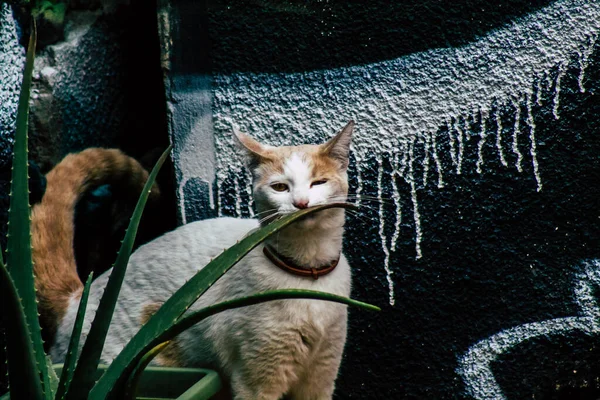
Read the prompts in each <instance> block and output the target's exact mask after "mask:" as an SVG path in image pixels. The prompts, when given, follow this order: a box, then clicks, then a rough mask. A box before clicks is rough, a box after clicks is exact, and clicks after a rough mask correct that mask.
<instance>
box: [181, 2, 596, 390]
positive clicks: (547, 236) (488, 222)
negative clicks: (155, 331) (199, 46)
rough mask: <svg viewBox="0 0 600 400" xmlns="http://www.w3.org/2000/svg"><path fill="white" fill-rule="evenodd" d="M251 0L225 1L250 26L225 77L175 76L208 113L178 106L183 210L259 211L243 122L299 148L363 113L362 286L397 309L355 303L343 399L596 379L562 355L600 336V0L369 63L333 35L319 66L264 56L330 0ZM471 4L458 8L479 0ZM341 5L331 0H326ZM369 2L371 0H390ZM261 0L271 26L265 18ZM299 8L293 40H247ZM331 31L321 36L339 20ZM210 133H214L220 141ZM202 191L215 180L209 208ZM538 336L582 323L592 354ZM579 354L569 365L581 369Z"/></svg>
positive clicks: (257, 133) (358, 290) (571, 334)
mask: <svg viewBox="0 0 600 400" xmlns="http://www.w3.org/2000/svg"><path fill="white" fill-rule="evenodd" d="M242 3H243V6H239V7H240V8H244V7H249V8H252V7H255V8H252V9H251V10H250V11H248V14H244V15H241V14H240V15H238V14H235V15H234V16H231V17H229V19H228V20H227V18H223V16H224V14H216V15H215V16H214V22H213V26H212V29H213V30H216V31H217V32H218V34H220V33H223V32H226V33H228V34H231V35H233V36H232V37H229V36H228V37H226V38H220V37H218V34H217V37H213V40H214V41H215V42H216V43H217V44H216V45H215V48H216V49H217V50H215V53H216V54H214V59H213V61H214V62H215V65H216V66H215V68H214V70H213V73H212V76H211V79H206V75H202V73H203V72H199V73H198V74H193V73H192V72H191V70H189V68H188V69H186V70H185V71H184V72H185V75H183V76H182V78H184V79H181V80H180V81H177V79H174V80H173V82H175V83H177V82H179V83H177V85H180V87H179V92H180V93H179V94H178V95H179V97H176V98H175V100H177V101H175V102H174V104H173V107H174V109H175V110H177V109H181V108H186V107H187V109H189V110H192V112H189V113H181V115H183V118H181V121H180V122H179V123H180V124H182V126H183V128H182V130H183V135H182V136H183V137H182V138H179V139H177V140H175V148H176V151H175V155H176V160H175V161H176V163H177V162H179V163H180V164H181V165H180V169H179V177H180V179H179V181H178V184H179V196H180V199H179V200H180V212H181V213H182V221H184V222H191V221H192V220H194V219H196V218H198V215H200V216H201V217H206V216H208V215H207V214H206V213H205V211H204V210H201V211H200V212H199V211H198V210H199V209H204V208H208V209H210V210H211V211H212V213H213V215H227V216H241V217H253V216H254V211H253V202H252V195H251V185H250V180H251V177H250V174H249V172H248V171H247V170H246V168H245V166H244V163H243V160H242V159H241V154H240V153H239V151H238V149H236V148H235V146H234V142H233V141H232V137H231V136H232V132H233V129H234V128H239V129H240V130H242V131H245V132H247V133H249V134H251V135H252V136H254V137H255V138H257V139H258V140H261V141H263V142H265V143H269V144H272V145H290V144H301V143H319V142H322V141H324V140H325V139H327V138H328V137H330V136H331V135H333V134H334V133H335V131H336V130H337V129H339V128H340V127H341V126H343V125H344V124H345V123H346V122H347V121H348V120H349V119H354V120H355V121H356V122H357V127H356V130H355V138H354V143H353V149H352V150H353V151H352V156H351V157H352V159H351V163H350V168H349V175H350V176H349V177H350V187H351V189H352V191H353V193H354V194H356V200H355V201H356V203H357V204H358V205H359V206H360V207H361V210H362V212H363V215H362V216H361V217H356V216H349V218H348V224H347V232H348V235H347V237H346V242H347V243H346V245H347V246H348V247H347V248H348V249H352V250H349V251H347V256H348V257H349V260H350V261H351V263H352V266H353V270H354V278H353V279H354V289H353V296H356V297H357V298H365V299H369V300H370V301H374V302H378V304H382V305H384V313H383V315H385V317H384V318H381V317H373V316H363V315H356V314H355V315H352V316H351V320H350V331H349V339H348V340H349V345H348V346H347V356H346V357H347V359H348V360H350V361H345V362H344V363H343V364H342V370H341V375H340V378H339V384H338V389H337V393H338V395H339V396H341V397H340V398H361V399H363V398H379V397H377V396H378V395H380V396H387V397H386V398H462V397H465V398H475V399H511V398H526V397H527V398H529V397H532V393H535V394H536V396H537V397H536V398H545V397H544V396H543V395H540V393H546V392H544V391H545V390H546V388H548V387H549V388H550V389H548V390H549V391H550V392H552V393H555V392H556V391H558V390H559V389H558V388H559V386H560V385H559V384H558V383H556V382H561V385H563V384H564V382H567V383H569V382H571V383H572V382H576V383H573V385H575V384H579V383H581V382H583V383H581V385H584V386H585V385H588V386H590V385H592V384H591V383H590V382H591V381H590V380H589V379H588V377H589V376H594V377H597V374H596V375H593V372H590V373H589V374H588V375H585V374H583V375H585V376H586V378H585V379H588V380H586V381H578V380H577V379H571V376H570V375H569V376H568V377H567V376H566V374H564V373H563V372H564V371H565V369H568V368H569V366H570V365H571V364H570V363H571V362H575V361H572V360H573V359H577V360H576V362H579V363H586V362H587V363H588V364H589V367H588V368H587V370H593V368H594V366H595V365H597V363H596V364H594V361H593V360H594V357H595V355H596V354H598V352H599V350H600V348H598V346H597V345H595V344H593V343H592V344H590V343H589V342H586V340H588V338H595V337H597V335H598V333H599V332H598V329H599V327H598V324H597V322H596V321H595V320H594V318H596V317H597V316H598V313H599V309H598V303H597V300H596V299H597V294H598V287H599V286H600V280H599V276H598V270H599V265H598V263H597V262H596V261H588V262H584V263H582V264H577V261H578V260H585V259H591V258H595V257H597V255H598V251H597V250H596V251H594V250H593V248H597V246H596V247H594V246H595V245H594V243H597V238H598V237H599V236H598V232H600V231H598V225H597V224H598V223H597V221H596V220H595V218H597V212H596V211H595V210H593V206H592V205H591V203H592V202H593V201H594V197H593V194H590V192H589V190H588V189H589V188H588V185H587V184H582V182H583V181H586V179H590V178H591V179H593V177H594V174H596V173H597V172H596V171H597V167H598V165H597V162H596V161H594V160H595V159H597V157H596V158H594V155H595V154H597V150H596V149H597V143H596V144H595V143H591V141H592V140H593V139H590V138H594V137H595V136H594V135H595V132H598V126H599V125H597V124H596V123H595V121H596V120H597V118H596V117H595V115H597V114H598V112H599V109H598V107H596V106H593V104H594V103H593V100H592V99H593V98H594V96H596V97H597V91H598V83H597V82H598V78H597V77H598V48H599V44H598V40H597V39H598V34H599V33H600V5H599V4H597V3H596V2H587V1H581V0H558V1H541V2H535V4H537V6H538V8H533V9H526V10H521V11H520V12H517V13H516V14H515V16H514V17H511V18H509V19H508V20H503V22H502V23H495V24H492V25H493V27H492V28H490V29H488V30H487V31H485V32H482V33H478V34H476V35H474V36H473V35H471V34H470V33H467V34H466V38H467V40H466V41H465V42H461V43H459V44H457V43H454V42H453V43H450V44H448V45H447V46H446V47H439V41H437V38H436V40H433V43H437V46H429V48H428V49H427V48H425V49H423V48H418V49H416V50H415V49H413V51H412V52H411V51H400V52H393V51H391V52H390V57H386V56H382V57H375V56H373V54H370V55H368V56H365V57H363V58H364V61H365V62H354V61H352V60H355V59H361V60H362V59H363V58H360V57H358V56H356V57H354V56H349V57H348V60H350V61H349V62H342V61H340V59H343V55H342V57H339V58H336V57H335V56H336V55H337V54H336V53H335V51H337V50H335V43H334V44H333V45H331V46H330V48H329V50H328V51H329V53H328V55H330V56H333V57H332V59H333V60H334V61H332V62H331V64H332V65H328V63H327V57H326V56H323V55H322V54H320V55H318V56H317V57H315V58H316V59H318V62H317V61H313V60H309V61H307V64H308V65H311V66H312V67H309V68H306V69H302V68H301V66H302V63H300V62H298V60H296V59H294V60H292V62H291V66H289V68H288V67H287V66H286V65H284V66H283V67H282V65H283V64H285V61H286V60H287V56H288V54H283V55H282V56H281V60H284V61H281V60H279V62H281V63H282V64H280V65H278V66H275V67H273V68H270V67H269V66H268V65H267V64H268V63H267V62H266V61H265V62H264V63H263V64H259V65H257V64H252V63H261V62H262V61H261V57H262V56H258V55H257V54H261V55H262V54H264V57H265V58H267V59H271V58H269V56H272V54H271V53H269V51H268V49H266V50H265V48H266V47H268V46H269V45H272V46H273V47H274V48H284V49H285V48H286V46H287V45H288V42H287V39H289V38H290V37H293V36H294V32H295V31H294V29H297V27H298V26H301V25H302V22H304V21H305V20H304V18H308V17H307V16H310V13H313V11H314V10H309V9H308V8H310V7H313V8H314V7H316V4H317V3H311V2H307V3H306V4H307V6H306V7H307V10H304V9H303V10H301V11H302V12H296V11H295V10H296V9H297V8H298V7H300V2H296V1H293V0H290V1H286V2H285V3H286V4H288V5H289V7H287V6H286V7H287V8H285V9H283V8H281V7H275V6H273V3H272V2H265V1H262V0H256V1H250V2H241V3H240V4H242ZM333 3H335V2H333ZM350 3H352V2H350ZM426 3H427V2H426ZM458 3H459V5H458V6H456V7H457V9H460V11H461V12H462V11H464V10H463V9H461V8H460V7H471V6H473V5H472V4H470V3H469V4H465V3H462V2H458ZM517 3H519V2H517ZM526 3H528V2H526ZM232 4H234V3H232ZM236 4H237V3H236ZM302 4H304V3H302ZM319 4H320V3H319ZM323 4H325V3H323ZM340 4H342V2H340V3H339V4H337V5H336V4H332V2H329V3H328V5H326V6H325V5H324V7H326V8H327V10H325V11H326V14H327V13H329V14H332V13H335V10H336V7H337V8H343V7H345V6H343V5H340ZM344 4H345V3H344ZM511 4H512V3H511ZM519 4H521V5H522V4H523V3H519ZM502 5H505V6H506V3H502V4H499V5H497V8H501V6H502ZM217 6H218V5H216V6H215V7H217ZM234 6H235V4H234ZM182 7H183V8H185V10H187V8H186V7H191V6H190V5H189V4H187V3H186V4H184V5H183V6H182ZM261 7H262V8H261ZM372 7H373V9H372V10H369V11H368V12H366V13H367V14H368V13H369V12H373V13H374V15H380V14H385V13H386V7H391V6H389V5H385V6H383V5H375V4H373V6H372ZM377 7H379V9H377ZM448 7H451V6H448ZM473 7H476V6H473ZM507 7H508V8H510V7H512V5H509V6H507ZM234 8H235V7H234ZM263 8H264V9H263ZM288 8H289V9H293V10H294V11H293V12H292V11H289V10H288ZM517 8H518V7H517ZM348 9H351V7H348V8H347V9H344V10H342V12H345V11H347V10H348ZM244 10H245V8H244ZM257 10H258V11H257ZM478 10H479V8H478ZM263 11H264V12H263ZM411 11H412V10H411ZM455 11H456V10H450V12H449V13H452V12H455ZM226 12H227V11H223V13H226ZM238 12H240V13H241V12H242V11H239V10H238ZM378 13H379V14H378ZM187 14H188V12H181V11H180V15H182V16H185V15H187ZM199 14H201V13H199ZM508 14H510V11H508V12H507V14H506V15H508ZM225 15H226V14H225ZM262 15H266V16H265V17H264V18H265V20H264V21H260V22H261V23H257V21H255V20H254V19H253V18H259V17H260V16H262ZM461 15H462V14H461ZM465 15H475V17H477V15H476V13H475V14H468V13H465ZM506 15H505V16H506ZM257 16H258V17H257ZM346 17H348V15H346ZM182 18H185V17H182ZM270 18H273V19H270ZM277 18H279V19H277ZM294 18H297V19H298V20H294ZM284 20H285V21H288V20H289V21H291V22H290V24H291V25H293V26H295V28H293V27H290V28H289V31H286V32H284V33H282V36H283V37H284V38H286V39H281V41H280V42H276V40H278V39H277V38H278V37H279V36H278V35H277V34H274V35H273V36H272V37H264V38H263V37H262V36H261V38H262V39H261V40H263V39H264V43H265V44H264V46H265V48H262V49H255V48H252V49H249V48H248V46H247V44H246V41H245V40H246V38H247V36H248V35H249V32H255V31H253V29H260V28H256V27H258V26H267V27H269V26H270V25H269V24H272V25H273V26H278V23H279V22H280V21H284ZM432 21H434V20H432ZM262 22H264V24H262ZM328 23H329V22H328ZM187 24H189V26H190V27H191V26H196V19H192V18H190V19H189V21H188V22H187ZM249 24H252V26H250V25H249ZM323 24H325V22H323ZM384 24H387V25H386V27H389V26H392V25H393V21H392V22H390V21H387V22H385V23H384ZM429 24H435V22H431V21H429ZM209 25H210V24H209ZM240 27H243V29H242V28H240ZM238 28H240V29H239V30H236V29H238ZM190 29H191V28H190ZM269 29H270V28H265V30H266V31H268V30H269ZM273 29H275V28H273ZM328 29H330V30H329V31H328V32H321V33H320V34H322V35H324V37H326V38H329V37H330V35H334V36H335V35H336V33H335V31H334V30H332V29H333V28H331V27H328ZM371 29H373V27H372V26H371ZM386 29H387V28H386ZM240 32H241V33H240ZM290 32H291V33H290ZM332 32H333V33H332ZM348 32H350V34H353V31H351V30H348ZM368 33H369V34H371V33H373V32H368ZM302 34H306V35H309V34H310V32H308V33H306V32H302ZM317 34H319V32H317ZM235 35H238V36H235ZM337 35H338V37H340V38H342V39H340V40H343V36H344V34H337ZM189 36H190V37H192V36H194V35H189ZM374 36H377V32H375V35H374ZM182 37H187V36H182ZM194 37H195V36H194ZM379 38H380V39H381V35H379ZM248 40H250V41H251V42H252V41H253V40H254V42H252V43H255V44H257V43H258V42H259V41H257V39H256V38H250V39H248ZM365 40H366V39H365ZM408 41H410V40H408ZM241 43H244V44H243V45H242V44H241ZM363 44H364V43H363ZM376 44H377V43H373V45H374V46H375V45H376ZM228 46H229V47H228ZM235 46H238V47H235ZM342 47H343V46H342ZM416 47H419V46H416ZM425 47H427V46H425ZM389 48H394V46H391V47H389ZM320 49H321V47H316V48H315V50H314V51H320ZM332 49H333V50H332ZM362 50H363V48H361V49H357V51H362ZM263 51H264V52H263ZM290 51H291V50H290ZM298 52H299V53H300V54H306V53H307V52H308V53H310V51H308V50H307V49H306V48H299V49H298ZM254 53H257V54H254ZM291 53H292V52H291ZM291 53H290V57H291V58H293V57H294V56H295V54H291ZM225 58H227V60H226V61H223V60H224V59H225ZM228 63H229V64H228ZM245 63H248V65H246V64H245ZM184 69H185V68H184ZM176 78H177V76H176ZM186 80H187V81H186ZM200 80H202V85H199V84H198V81H200ZM184 81H185V82H184ZM209 81H210V82H209ZM186 82H187V83H186ZM177 85H175V86H177ZM199 86H202V87H201V88H199ZM176 94H177V93H176ZM187 98H194V99H195V100H193V101H191V102H190V103H186V99H187ZM199 103H202V104H201V106H197V105H198V104H199ZM190 104H191V106H190ZM194 104H195V105H194ZM208 113H210V117H211V118H209V117H208ZM174 116H175V117H177V113H174ZM209 136H212V137H214V143H212V142H211V143H209V145H208V146H205V143H206V141H207V140H208V139H207V138H208V137H209ZM174 137H176V138H177V135H174ZM213 145H214V147H213ZM206 149H209V150H210V151H207V150H206ZM213 149H214V153H213ZM207 153H209V154H207ZM199 155H200V156H199ZM177 157H179V160H177ZM587 171H590V172H589V173H588V172H587ZM588 175H589V176H588ZM571 180H572V182H571ZM198 182H200V183H198ZM192 183H193V185H192ZM194 185H195V186H194ZM193 188H195V189H193ZM192 189H193V190H192ZM196 192H203V193H201V195H202V196H208V198H207V200H204V199H202V201H203V203H202V205H201V207H198V206H195V205H194V204H195V203H197V200H198V199H199V198H200V197H201V196H198V195H197V194H195V193H196ZM353 198H354V197H353ZM590 215H591V217H590ZM569 235H571V236H569ZM382 332H384V333H385V335H382ZM578 335H579V336H578ZM582 337H583V339H582ZM540 338H541V339H548V341H549V342H551V344H552V345H553V346H554V345H556V346H558V345H557V343H563V342H561V340H565V342H564V346H565V348H568V349H569V351H572V352H573V354H575V353H576V354H577V355H578V356H580V357H579V358H578V357H575V356H573V357H572V354H569V356H568V357H567V360H562V359H561V358H560V357H562V355H563V354H564V349H562V348H560V349H559V350H557V352H558V356H556V357H553V356H552V354H554V353H552V352H551V351H548V348H546V347H543V346H544V345H546V344H547V343H546V342H544V344H541V345H539V344H535V343H538V342H536V340H540ZM578 340H579V341H580V342H578ZM532 343H534V344H535V346H538V347H535V346H534V345H532ZM578 343H579V344H578ZM581 343H583V346H580V344H581ZM523 346H525V347H527V346H530V347H527V348H526V349H525V350H523V348H524V347H523ZM531 346H533V350H531V348H532V347H531ZM539 346H542V347H543V350H542V347H539ZM578 346H579V347H578ZM559 347H560V346H559ZM580 348H583V349H584V350H581V351H580ZM382 349H385V350H382ZM538 350H540V353H539V354H537V353H536V354H535V356H536V357H538V356H539V357H540V358H541V359H544V358H548V360H547V361H546V362H547V364H545V367H543V368H542V367H540V368H539V369H538V370H536V371H533V369H531V368H530V369H528V366H530V365H529V364H527V360H528V359H529V358H531V357H528V356H527V354H528V353H527V351H529V352H534V351H538ZM561 351H563V353H561ZM511 357H512V358H511ZM515 360H516V361H515ZM590 360H592V361H590ZM517 364H518V365H517ZM540 364H542V363H541V362H540ZM577 365H578V367H577V368H571V372H572V371H573V370H575V369H576V370H578V371H581V369H583V368H580V367H581V364H577ZM544 368H545V369H544ZM357 371H360V372H357ZM579 374H580V375H582V374H581V372H580V373H579ZM593 379H597V378H593ZM524 382H525V383H524ZM549 382H550V383H549ZM577 382H579V383H577ZM598 382H600V381H598ZM536 385H537V386H536ZM599 385H600V383H599V384H598V385H596V386H597V387H600V386H599ZM365 388H371V389H372V388H377V390H376V391H370V392H369V393H366V392H364V391H363V390H366V389H365ZM461 396H462V397H461ZM553 398H554V397H553ZM591 398H594V397H591Z"/></svg>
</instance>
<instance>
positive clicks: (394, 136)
mask: <svg viewBox="0 0 600 400" xmlns="http://www.w3.org/2000/svg"><path fill="white" fill-rule="evenodd" d="M599 30H600V3H598V2H589V1H584V0H562V1H560V0H559V1H556V2H554V3H552V4H551V5H549V6H548V7H545V8H542V9H540V10H539V11H538V12H535V13H532V14H530V15H527V16H524V17H522V18H518V19H516V20H515V21H514V23H511V24H509V25H507V26H505V27H503V28H501V29H497V30H494V31H491V32H490V33H488V34H487V35H486V36H483V37H481V39H479V40H478V41H476V42H472V43H470V44H467V45H465V46H462V47H460V48H445V49H431V50H428V51H425V52H421V53H415V54H411V55H408V56H405V57H401V58H398V59H395V60H389V61H384V62H380V63H374V64H371V65H366V66H364V65H361V66H353V67H347V68H338V69H332V70H319V71H310V72H304V73H287V74H286V73H278V74H269V73H234V74H227V75H225V74H221V75H219V74H217V75H216V76H215V79H214V82H213V92H214V103H213V106H214V107H213V112H214V114H213V120H214V128H215V134H216V137H217V141H218V146H217V148H218V153H217V167H216V171H217V174H216V179H217V187H219V186H220V185H221V184H222V182H223V181H224V180H225V179H226V177H227V176H228V174H229V173H230V172H231V171H236V168H238V167H239V166H240V165H241V157H239V152H237V151H236V150H235V149H234V147H233V144H232V141H231V125H232V124H233V123H235V124H239V125H241V127H242V130H244V131H246V132H248V133H250V134H251V135H252V136H254V137H255V138H257V139H258V140H260V141H261V142H264V143H270V144H273V145H284V144H287V145H289V144H300V143H321V142H323V141H324V140H325V139H326V138H329V137H331V136H332V135H333V134H334V133H335V132H336V131H338V130H339V129H340V128H341V127H342V126H344V125H345V124H346V122H347V121H348V120H349V119H350V118H352V119H354V120H355V121H356V122H357V126H356V130H355V135H354V139H353V140H354V141H353V152H354V155H355V157H356V160H357V170H356V174H357V178H358V179H357V181H358V188H357V194H358V195H359V196H358V198H357V200H356V202H357V203H359V204H360V202H361V196H362V195H365V194H364V191H363V183H364V182H363V178H364V173H363V171H362V170H363V169H364V168H365V167H366V166H367V165H366V160H369V159H370V160H372V159H373V155H376V154H379V155H381V156H384V157H391V158H392V159H393V158H394V157H396V155H397V156H398V159H399V160H400V161H399V168H398V171H397V174H398V175H399V176H401V177H402V178H403V179H405V181H406V182H407V183H408V184H409V185H410V191H411V193H410V194H411V195H410V199H411V200H410V201H411V203H412V204H411V205H412V207H413V215H414V219H415V227H416V232H415V256H417V257H420V256H421V255H422V250H421V240H422V239H423V238H424V237H425V236H424V232H422V231H421V230H420V229H421V225H420V216H419V207H418V193H419V191H421V190H423V188H424V187H425V186H426V185H428V184H429V180H427V179H426V177H425V176H424V177H423V180H422V181H421V179H420V177H419V179H418V180H417V179H415V177H414V176H411V173H414V170H415V169H414V168H413V170H412V171H413V172H410V171H411V168H412V167H411V165H416V164H414V163H422V164H423V165H424V166H425V165H427V162H428V161H426V159H428V157H429V156H430V155H431V157H433V160H434V163H435V166H436V169H437V173H438V179H437V186H438V187H443V186H444V174H458V173H461V172H462V173H464V172H466V170H465V168H472V167H471V165H472V164H470V163H465V162H464V161H465V160H463V157H464V156H465V154H466V153H465V152H464V149H465V147H464V146H466V145H467V142H468V140H469V138H470V134H469V131H468V130H469V129H470V128H471V127H470V126H469V121H471V120H472V121H475V118H474V117H473V116H474V115H477V114H478V113H479V112H481V116H480V117H479V118H481V124H482V130H483V129H485V124H484V122H487V123H488V124H490V123H491V122H490V115H489V114H490V112H491V111H490V110H492V109H495V110H496V112H495V113H496V115H495V116H493V118H495V119H496V121H495V122H496V124H497V128H496V151H497V153H498V157H499V158H500V161H501V164H502V165H503V166H505V165H506V167H513V168H516V169H517V170H518V171H519V172H521V171H523V170H524V168H523V165H524V164H525V163H526V162H527V163H531V165H532V166H533V168H532V169H533V174H534V175H535V179H536V182H537V187H536V189H537V190H538V191H539V190H542V188H543V182H542V177H543V168H544V166H543V165H540V164H539V162H538V160H539V157H538V154H537V151H538V150H537V148H536V143H535V122H534V120H533V115H532V102H533V96H535V101H536V102H539V103H544V102H545V104H550V105H551V106H552V108H553V111H554V113H555V116H556V117H557V118H558V117H559V111H560V91H561V83H562V82H561V80H562V78H563V76H564V74H565V72H566V71H567V67H573V66H575V67H579V69H580V73H579V76H580V77H581V86H582V88H583V86H584V85H585V80H584V75H583V74H584V71H585V67H586V65H587V63H588V58H589V54H590V53H591V51H592V49H593V46H594V43H595V41H596V37H597V35H598V31H599ZM323 82H326V83H327V84H326V85H324V84H323ZM542 87H544V88H546V90H549V91H552V90H553V93H551V94H550V95H549V96H546V97H547V99H542ZM511 113H512V115H511ZM522 113H526V114H527V115H523V116H522ZM499 114H501V115H502V116H503V117H504V118H507V120H509V119H510V117H512V122H511V123H509V124H505V125H506V126H502V123H501V121H500V118H499ZM521 118H522V119H523V121H522V122H521ZM492 122H493V121H492ZM441 128H444V129H446V130H447V134H448V135H449V141H450V146H451V150H450V157H451V159H452V167H450V166H445V165H443V162H442V160H443V158H442V157H441V151H444V150H442V148H441V147H440V146H439V145H438V143H439V142H440V141H439V139H440V138H438V134H439V131H440V129H441ZM503 133H504V134H503ZM488 135H489V134H488V133H487V132H485V131H482V132H481V134H480V135H479V139H478V140H479V146H478V162H477V163H476V164H475V163H473V164H475V166H476V167H475V168H476V170H477V171H478V172H479V171H481V173H482V174H483V173H485V172H486V168H485V167H486V163H487V161H488V160H485V159H483V154H482V152H483V149H484V145H485V143H487V140H490V139H489V136H488ZM415 138H417V139H418V143H423V142H425V143H430V146H431V147H430V150H429V151H428V152H425V157H426V158H422V157H423V156H422V155H421V154H422V153H421V152H419V153H417V152H415V151H414V144H413V145H412V146H409V145H407V143H413V142H412V141H413V139H415ZM525 141H528V142H529V143H531V144H530V146H529V147H530V148H529V151H528V152H527V153H524V154H522V152H521V150H520V149H519V143H520V144H521V145H522V144H523V143H525ZM415 143H416V142H415ZM411 149H412V150H411ZM409 150H410V151H412V152H413V154H412V156H411V157H412V158H411V159H410V160H407V157H409V154H408V152H409ZM505 151H506V152H508V151H511V152H512V153H513V155H514V156H515V157H514V159H515V161H514V164H513V165H510V166H509V161H508V158H507V156H508V154H505V153H504V152H505ZM417 154H419V155H417ZM409 158H410V157H409ZM511 164H512V160H511ZM382 179H383V183H385V182H386V180H387V179H391V178H390V176H389V175H388V174H384V175H383V177H382ZM244 190H246V188H240V191H239V192H238V194H237V195H238V196H239V195H241V192H242V191H244ZM219 195H220V196H223V195H224V194H223V192H221V193H220V194H219ZM219 202H220V201H219ZM383 217H385V216H383ZM390 248H391V247H390ZM424 250H425V249H424ZM425 253H426V251H425Z"/></svg>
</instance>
